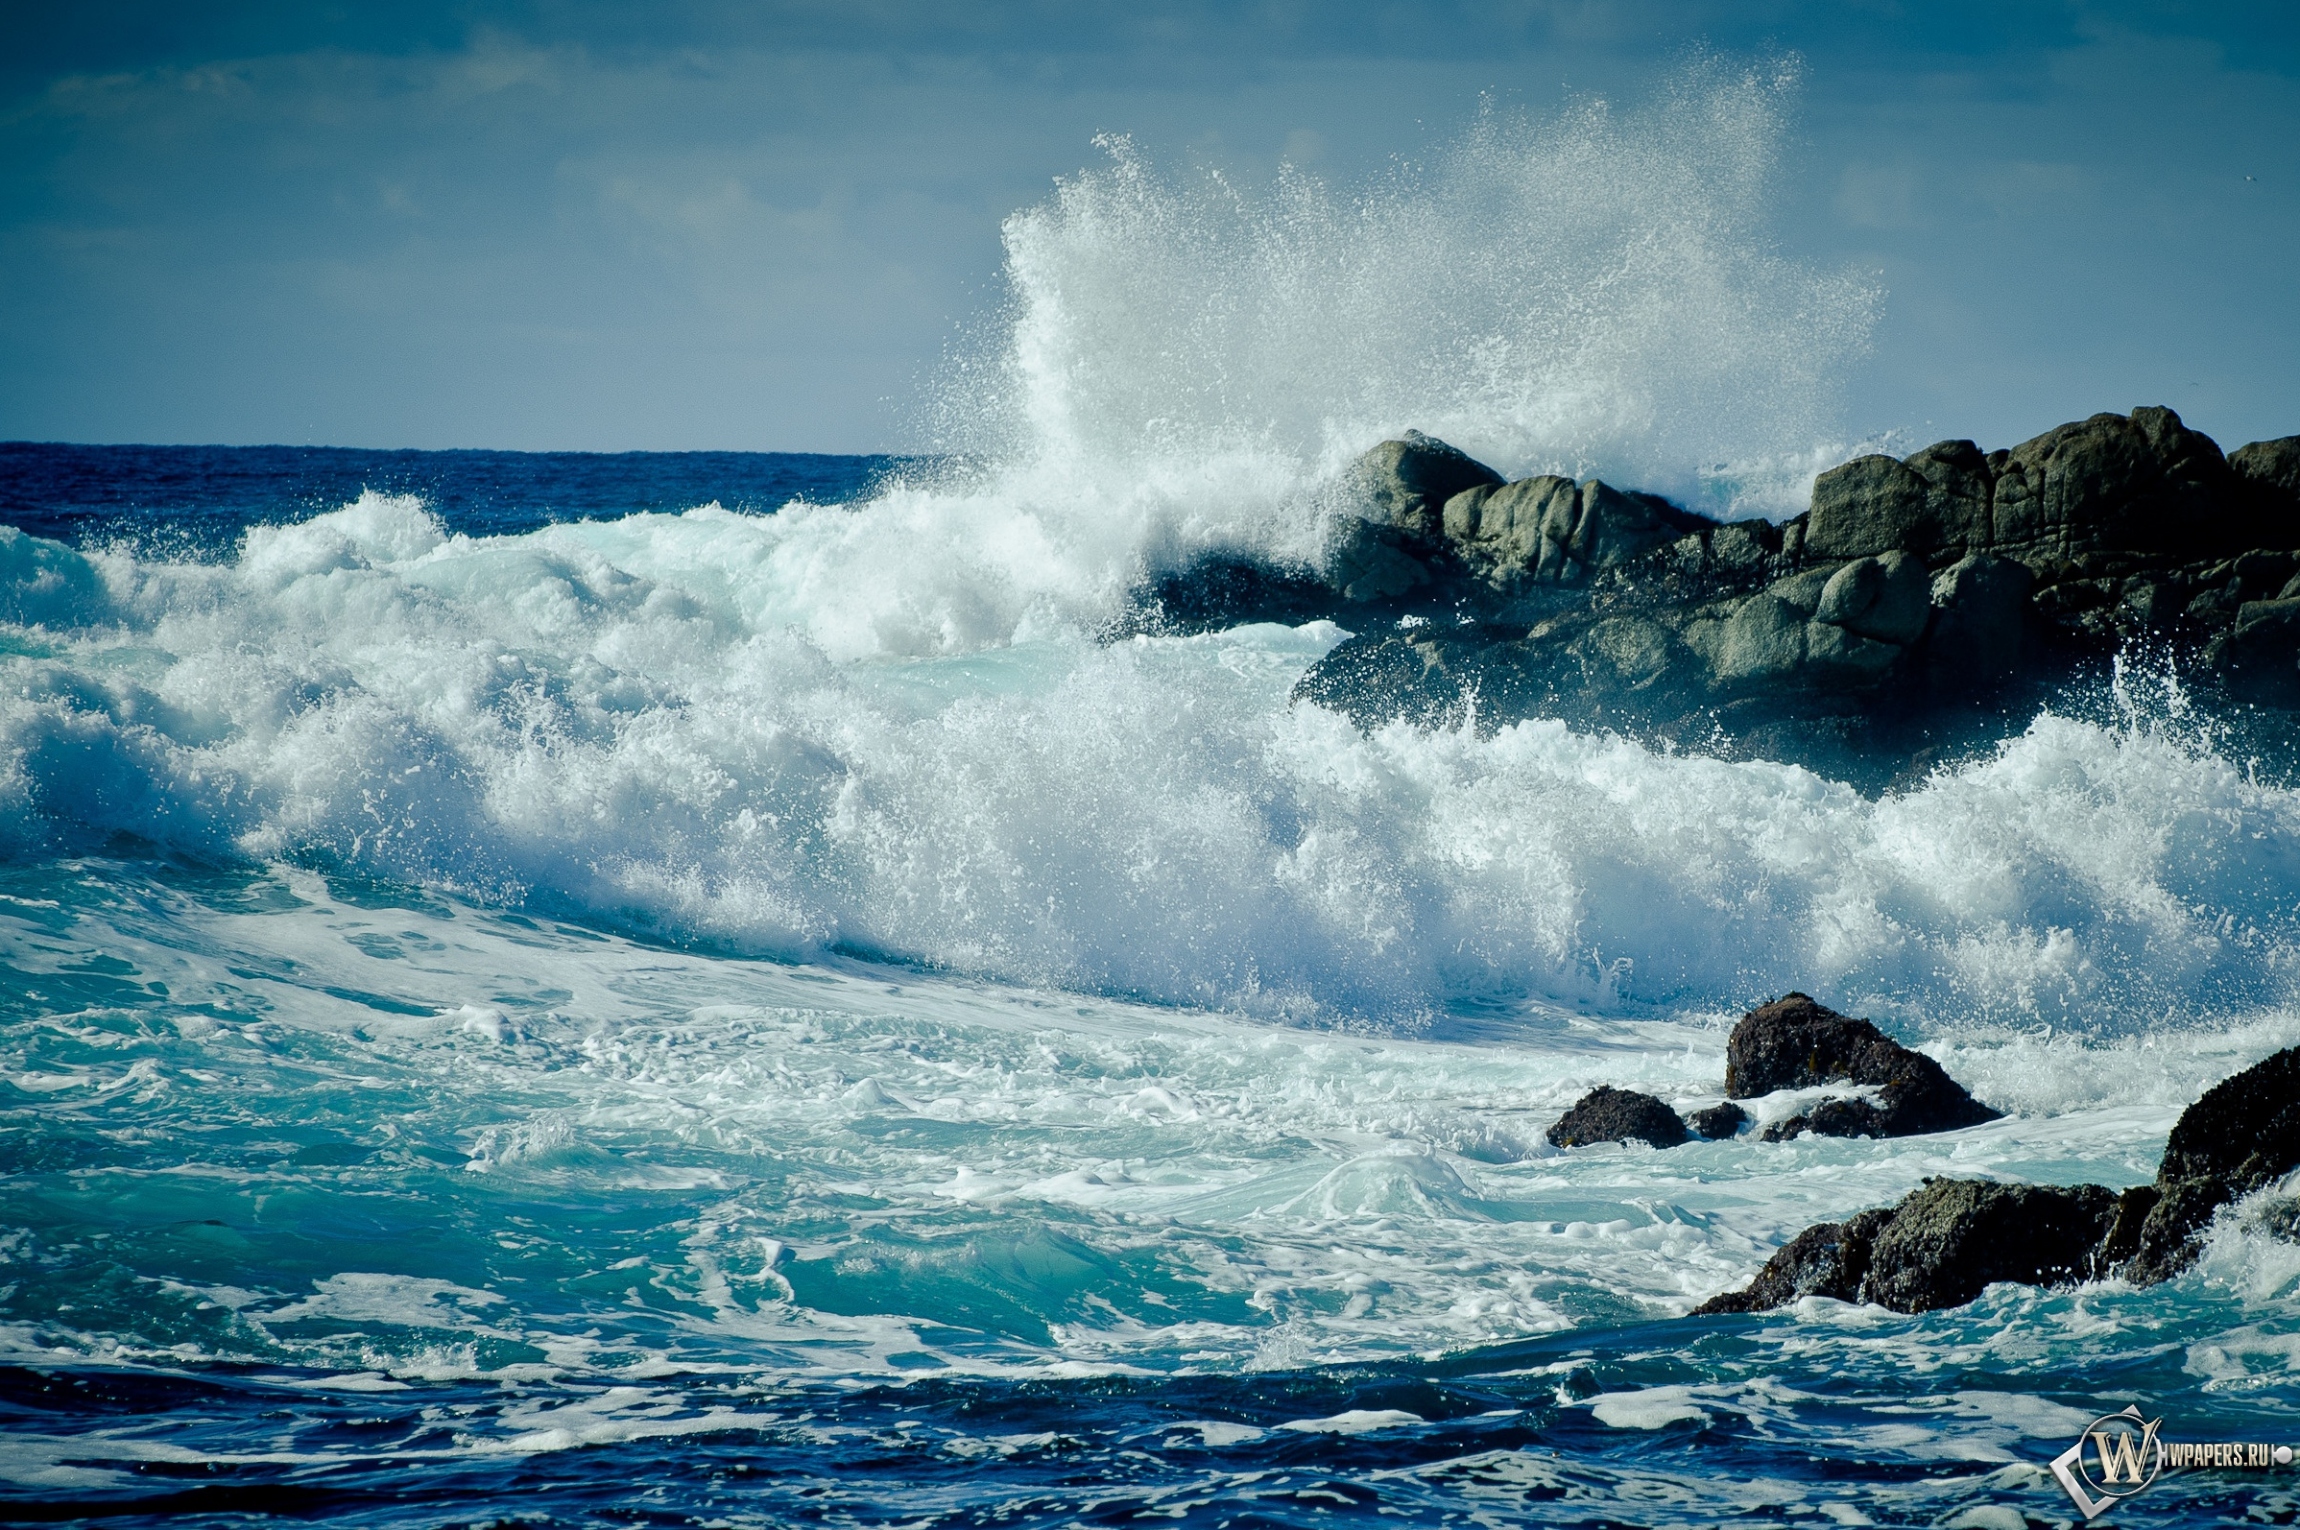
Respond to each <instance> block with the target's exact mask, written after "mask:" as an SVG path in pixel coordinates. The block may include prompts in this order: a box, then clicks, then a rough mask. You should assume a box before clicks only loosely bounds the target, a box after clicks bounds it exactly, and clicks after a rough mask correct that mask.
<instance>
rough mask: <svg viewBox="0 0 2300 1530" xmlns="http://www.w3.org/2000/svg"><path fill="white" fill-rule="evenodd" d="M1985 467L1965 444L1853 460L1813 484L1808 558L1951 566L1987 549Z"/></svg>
mask: <svg viewBox="0 0 2300 1530" xmlns="http://www.w3.org/2000/svg"><path fill="white" fill-rule="evenodd" d="M1991 481H1992V480H1991V475H1990V473H1989V467H1988V461H1987V459H1986V458H1985V457H1983V456H1982V455H1981V450H1980V448H1979V447H1977V446H1975V445H1974V444H1973V443H1972V442H1970V441H1943V442H1941V443H1939V444H1938V445H1936V446H1929V447H1927V448H1925V449H1924V450H1923V451H1921V452H1916V453H1913V454H1912V455H1910V456H1909V457H1908V458H1907V459H1905V460H1897V459H1895V458H1892V457H1884V456H1870V457H1855V458H1854V459H1853V460H1852V461H1850V462H1848V463H1845V464H1844V465H1843V466H1841V467H1834V468H1831V469H1830V470H1829V471H1828V472H1826V473H1823V474H1822V475H1821V476H1820V477H1819V478H1818V479H1816V480H1814V483H1813V506H1812V509H1811V510H1810V511H1809V512H1808V518H1807V521H1806V525H1805V537H1804V555H1805V556H1806V557H1808V558H1867V557H1876V556H1879V555H1881V554H1884V553H1888V552H1906V553H1911V554H1914V555H1915V556H1916V557H1918V558H1919V559H1922V560H1925V561H1927V562H1934V563H1945V562H1951V561H1953V560H1955V559H1956V558H1958V557H1960V556H1962V555H1963V554H1964V553H1965V552H1966V551H1968V550H1971V549H1977V548H1985V547H1987V546H1988V545H1989V491H1990V487H1991Z"/></svg>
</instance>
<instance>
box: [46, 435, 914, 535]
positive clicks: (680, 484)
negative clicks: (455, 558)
mask: <svg viewBox="0 0 2300 1530" xmlns="http://www.w3.org/2000/svg"><path fill="white" fill-rule="evenodd" d="M916 465H917V463H916V461H915V459H904V458H898V457H883V456H880V457H870V456H864V457H841V456H829V455H824V454H821V453H814V452H499V451H448V452H424V451H373V450H366V449H362V448H358V447H345V446H76V445H72V444H69V443H63V442H34V441H0V524H4V525H11V526H16V527H20V528H22V529H23V530H25V531H28V532H31V533H32V534H33V535H34V536H41V537H48V538H51V539H53V540H56V541H63V542H72V543H84V542H91V541H93V542H103V541H107V540H112V539H117V538H128V539H132V540H134V541H136V542H138V543H139V544H146V543H149V542H151V541H152V540H153V539H155V538H164V539H173V540H175V541H176V542H178V543H181V544H184V545H185V546H186V548H187V550H191V551H195V552H207V553H215V552H219V551H222V550H225V549H228V548H229V547H230V546H231V544H232V543H233V541H234V540H236V539H237V537H238V536H239V534H240V533H241V532H242V531H244V530H246V529H247V528H248V527H249V526H251V525H270V524H278V523H282V522H289V521H300V520H303V519H305V518H306V517H308V516H311V515H315V514H318V513H320V512H322V511H326V510H333V509H336V508H337V507H339V506H341V505H345V504H348V503H350V502H351V501H353V500H356V499H358V498H359V496H360V495H361V494H362V493H365V492H373V493H377V494H404V495H413V496H414V497H416V498H418V499H420V500H422V501H423V503H424V504H425V505H426V506H427V507H429V508H430V510H431V511H432V512H433V513H434V514H436V515H437V516H439V518H440V519H441V520H442V521H444V522H445V523H446V525H447V528H448V529H449V530H450V531H457V532H462V533H464V534H465V535H468V536H501V535H506V534H511V533H516V532H522V531H533V530H535V529H536V528H537V527H539V526H548V525H551V524H553V523H554V522H559V521H580V520H613V519H616V518H618V517H621V516H625V515H632V514H636V513H638V512H641V511H667V512H673V513H676V512H678V511H681V510H689V509H692V508H694V507H695V506H697V505H706V504H714V503H715V504H719V505H723V506H725V507H726V508H727V509H729V510H743V511H749V512H752V513H756V514H765V513H767V512H770V511H773V510H777V509H779V508H781V507H782V506H783V505H785V504H788V503H789V502H790V501H792V500H794V499H803V500H807V501H809V502H811V503H814V504H833V505H835V504H844V503H846V502H848V501H850V500H853V499H855V498H857V497H859V496H860V495H862V494H863V493H864V492H865V491H866V490H868V489H869V487H870V486H871V485H873V484H875V483H879V482H882V481H884V480H885V479H887V478H888V477H890V476H891V475H893V474H895V473H897V472H899V471H901V470H902V469H903V468H904V467H905V466H916Z"/></svg>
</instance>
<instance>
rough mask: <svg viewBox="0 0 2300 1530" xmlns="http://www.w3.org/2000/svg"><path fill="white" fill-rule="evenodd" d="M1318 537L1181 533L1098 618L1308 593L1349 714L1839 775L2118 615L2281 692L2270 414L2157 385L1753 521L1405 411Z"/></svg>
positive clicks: (1874, 778)
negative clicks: (2206, 422)
mask: <svg viewBox="0 0 2300 1530" xmlns="http://www.w3.org/2000/svg"><path fill="white" fill-rule="evenodd" d="M1332 492H1333V496H1334V499H1333V503H1334V504H1335V505H1336V506H1337V508H1338V510H1339V515H1338V520H1337V526H1338V529H1337V531H1336V534H1335V536H1334V538H1333V542H1332V545H1331V546H1330V548H1329V549H1328V553H1327V556H1326V558H1325V560H1324V561H1323V563H1322V564H1321V565H1320V566H1319V567H1317V568H1305V569H1285V570H1280V569H1268V568H1258V567H1255V566H1253V565H1252V564H1251V563H1250V562H1249V561H1248V560H1242V559H1210V560H1208V561H1206V562H1204V563H1202V564H1200V565H1198V566H1197V567H1195V568H1193V569H1190V570H1186V571H1184V572H1181V573H1177V574H1170V575H1167V576H1165V577H1163V578H1161V579H1159V580H1158V581H1157V582H1156V583H1155V584H1154V585H1152V586H1149V587H1147V588H1145V589H1144V590H1143V592H1142V602H1141V609H1140V610H1139V612H1138V613H1137V615H1136V616H1135V617H1134V618H1130V619H1129V621H1128V622H1125V623H1121V624H1120V625H1119V628H1118V630H1148V629H1158V628H1162V629H1164V630H1202V629H1204V628H1207V627H1213V626H1224V625H1234V624H1236V623H1238V622H1241V621H1253V620H1276V621H1287V622H1294V623H1299V622H1302V621H1306V620H1310V619H1312V618H1313V617H1327V618H1331V619H1332V620H1334V621H1336V622H1338V623H1340V624H1341V625H1342V626H1344V627H1347V628H1349V629H1350V630H1351V632H1352V633H1353V636H1352V637H1351V638H1350V639H1349V640H1347V641H1346V642H1344V643H1342V644H1341V645H1340V646H1339V647H1337V648H1335V649H1334V650H1333V651H1332V652H1331V653H1330V654H1328V655H1327V656H1326V658H1325V659H1324V660H1323V661H1321V662H1320V663H1319V664H1318V665H1317V666H1315V667H1314V668H1313V669H1312V670H1311V671H1310V672H1309V673H1308V674H1307V675H1305V676H1304V677H1303V679H1302V681H1301V684H1300V686H1299V687H1298V689H1297V691H1296V696H1297V699H1300V700H1303V701H1310V702H1315V703H1317V704H1318V705H1321V706H1326V707H1329V708H1332V709H1334V710H1337V711H1340V712H1342V713H1344V714H1345V715H1347V716H1349V717H1350V718H1352V719H1353V720H1354V721H1356V722H1358V723H1359V724H1360V725H1361V726H1366V727H1374V726H1379V725H1381V724H1384V723H1387V722H1390V721H1392V720H1393V719H1397V718H1404V719H1406V720H1408V721H1409V722H1412V723H1415V724H1417V725H1422V726H1459V725H1461V724H1463V723H1464V722H1474V723H1475V724H1476V725H1477V726H1479V727H1496V726H1502V725H1506V724H1507V723H1510V722H1513V721H1516V720H1518V719H1520V718H1525V717H1533V716H1544V717H1556V718H1560V719H1562V720H1564V721H1566V722H1569V723H1572V724H1575V725H1577V726H1600V727H1613V728H1618V729H1620V730H1622V731H1624V732H1626V733H1630V734H1632V735H1633V736H1637V737H1641V738H1646V739H1648V740H1651V741H1655V742H1671V743H1677V744H1681V745H1687V746H1698V747H1701V748H1703V749H1705V750H1709V751H1712V752H1719V753H1723V754H1726V755H1728V756H1734V755H1748V756H1759V755H1762V756H1766V757H1770V758H1779V759H1788V760H1792V761H1795V762H1799V763H1804V764H1807V765H1810V766H1812V767H1814V768H1816V769H1819V770H1822V771H1824V772H1825V773H1829V774H1832V775H1834V776H1837V777H1838V778H1840V779H1844V780H1849V781H1852V782H1854V783H1855V784H1856V785H1860V786H1863V787H1865V788H1877V787H1882V786H1885V785H1888V784H1890V783H1892V782H1893V781H1895V780H1906V779H1913V777H1914V775H1915V774H1918V773H1921V772H1922V771H1923V770H1924V769H1925V768H1927V767H1928V765H1929V763H1930V762H1932V761H1934V760H1937V759H1939V758H1941V757H1943V756H1944V755H1946V754H1954V753H1956V752H1959V751H1961V750H1967V749H1970V748H1973V747H1976V746H1977V745H1979V744H1982V743H1985V742H1988V741H1990V740H1993V739H1995V738H1998V737H2002V736H2004V735H2005V734H2007V733H2009V732H2011V731H2013V730H2014V729H2017V728H2018V727H2020V726H2023V725H2025V723H2026V722H2027V720H2028V719H2029V718H2030V717H2031V716H2033V715H2034V713H2035V710H2036V707H2037V705H2038V704H2039V703H2040V702H2041V701H2042V700H2043V699H2045V698H2046V697H2048V696H2050V695H2051V694H2053V693H2054V692H2055V691H2056V690H2058V689H2059V688H2061V687H2063V686H2065V685H2066V684H2067V683H2068V682H2069V681H2070V680H2071V679H2072V678H2076V677H2078V676H2081V675H2083V674H2086V673H2093V672H2099V671H2102V670H2105V667H2106V665H2107V662H2108V660H2109V658H2110V657H2111V656H2112V655H2114V654H2115V653H2117V652H2118V651H2119V650H2120V649H2121V648H2122V647H2124V646H2125V645H2127V644H2129V643H2131V642H2134V641H2136V640H2144V641H2146V642H2148V643H2150V644H2153V645H2155V647H2156V648H2157V649H2158V650H2159V651H2162V652H2165V653H2167V654H2171V655H2174V656H2176V657H2178V658H2180V659H2181V660H2183V661H2184V662H2185V663H2186V665H2187V670H2186V673H2187V674H2189V675H2190V676H2191V678H2192V679H2193V680H2194V682H2195V683H2196V684H2197V685H2199V686H2200V687H2203V688H2206V689H2211V688H2219V689H2221V690H2224V691H2225V692H2226V693H2227V694H2228V695H2230V696H2232V697H2233V698H2234V699H2237V700H2239V701H2243V702H2247V703H2249V704H2251V705H2253V706H2256V707H2265V708H2278V709H2284V710H2291V711H2300V437H2282V438H2279V439H2276V440H2272V441H2259V442H2254V443H2252V444H2251V445H2249V446H2245V447H2242V448H2240V449H2239V450H2237V451H2236V452H2234V453H2232V454H2230V455H2228V456H2226V457H2223V455H2222V454H2221V451H2220V448H2219V447H2218V446H2217V445H2216V444H2215V443H2214V442H2213V441H2212V440H2211V439H2210V438H2209V437H2207V436H2204V435H2202V434H2201V433H2199V432H2197V431H2193V430H2190V429H2188V428H2187V426H2186V425H2184V424H2183V423H2182V422H2181V420H2180V417H2179V416H2178V415H2176V414H2175V413H2173V412H2172V411H2171V410H2169V409H2162V408H2141V409H2135V410H2133V411H2132V412H2131V413H2130V414H2129V415H2117V414H2098V415H2094V416H2092V417H2091V418H2089V419H2085V420H2079V421H2074V422H2071V423H2069V424H2066V425H2062V426H2060V427H2058V428H2056V429H2054V430H2050V431H2047V432H2045V433H2044V434H2043V435H2041V436H2038V437H2036V438H2034V439H2033V440H2030V441H2025V442H2022V443H2021V444H2019V445H2018V446H2014V447H2011V448H2009V449H2006V450H1999V451H1983V450H1982V449H1981V448H1980V447H1979V446H1977V445H1975V444H1974V443H1972V442H1970V441H1944V442H1940V443H1937V444H1935V445H1933V446H1929V447H1926V448H1925V449H1923V450H1922V451H1918V452H1912V453H1911V454H1909V455H1908V456H1907V457H1905V458H1894V457H1887V456H1865V457H1858V458H1855V459H1854V460H1852V461H1850V462H1847V463H1844V464H1842V465H1840V466H1838V467H1835V468H1832V469H1830V470H1829V471H1827V472H1825V473H1823V474H1821V475H1820V477H1819V479H1818V480H1817V481H1816V482H1815V484H1814V488H1813V495H1812V501H1811V505H1810V508H1808V509H1807V510H1806V511H1805V513H1803V514H1802V515H1799V516H1797V517H1795V518H1794V519H1792V520H1789V521H1786V522H1784V523H1781V524H1779V525H1776V524H1773V523H1771V522H1769V521H1764V520H1757V519H1751V520H1742V521H1732V522H1719V521H1714V520H1710V519H1708V518H1706V517H1703V516H1700V515H1696V514H1693V513H1692V512H1690V511H1687V510H1684V509H1682V508H1680V507H1678V506H1675V505H1672V504H1670V503H1669V502H1668V501H1666V500H1664V499H1661V498H1659V497H1657V496H1654V495H1650V494H1642V493H1638V492H1635V491H1632V490H1626V489H1623V488H1620V487H1617V486H1614V485H1611V484H1607V483H1604V482H1601V481H1598V480H1596V479H1589V480H1584V481H1580V482H1576V481H1575V480H1572V479H1569V478H1563V477H1558V476H1554V475H1544V476H1537V477H1532V478H1525V479H1520V480H1517V481H1515V482H1505V481H1504V480H1503V479H1502V477H1501V475H1500V474H1498V473H1495V472H1493V471H1492V470H1491V469H1490V468H1487V467H1486V466H1484V465H1483V464H1481V463H1478V462H1476V461H1474V460H1473V459H1471V458H1470V457H1468V456H1466V455H1465V454H1463V453H1461V452H1459V451H1457V450H1455V449H1454V448H1453V447H1451V446H1449V445H1447V444H1446V443H1444V442H1442V441H1438V440H1435V439H1434V438H1431V437H1429V436H1424V435H1420V434H1418V433H1414V432H1409V433H1407V434H1406V435H1405V436H1404V437H1401V438H1400V439H1398V440H1394V441H1386V442H1383V443H1381V444H1380V445H1378V446H1376V447H1374V448H1373V449H1372V450H1370V451H1368V452H1367V453H1366V454H1365V455H1364V456H1362V457H1361V458H1360V459H1358V461H1357V462H1356V463H1355V464H1354V465H1353V466H1352V467H1351V468H1350V469H1349V470H1348V471H1347V472H1345V473H1344V474H1343V475H1341V477H1340V479H1339V480H1338V481H1337V482H1336V484H1335V485H1333V489H1332Z"/></svg>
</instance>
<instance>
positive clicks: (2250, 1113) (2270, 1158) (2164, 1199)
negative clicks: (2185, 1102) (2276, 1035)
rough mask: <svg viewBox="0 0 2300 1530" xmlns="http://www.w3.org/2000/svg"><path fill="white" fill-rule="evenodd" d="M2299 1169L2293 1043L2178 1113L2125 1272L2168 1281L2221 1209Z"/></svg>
mask: <svg viewBox="0 0 2300 1530" xmlns="http://www.w3.org/2000/svg"><path fill="white" fill-rule="evenodd" d="M2295 1168H2300V1047H2287V1048H2286V1049H2285V1050H2283V1051H2281V1052H2278V1053H2277V1054H2276V1055H2275V1056H2273V1057H2270V1058H2268V1059H2267V1060H2266V1061H2264V1062H2260V1063H2256V1064H2254V1065H2253V1066H2252V1067H2249V1068H2247V1069H2245V1070H2244V1071H2243V1072H2242V1073H2239V1074H2237V1075H2236V1076H2235V1077H2233V1078H2228V1079H2223V1080H2222V1081H2221V1082H2219V1083H2217V1084H2215V1085H2213V1086H2212V1087H2211V1088H2210V1089H2208V1090H2206V1091H2205V1092H2204V1096H2203V1098H2202V1099H2199V1100H2198V1101H2197V1102H2196V1103H2195V1104H2193V1105H2191V1106H2189V1107H2188V1109H2186V1110H2184V1111H2182V1112H2181V1113H2180V1120H2179V1122H2178V1123H2177V1124H2175V1125H2174V1127H2173V1128H2172V1135H2171V1136H2170V1137H2169V1138H2167V1139H2166V1141H2165V1144H2164V1158H2163V1161H2162V1162H2161V1163H2160V1164H2159V1165H2158V1166H2157V1170H2156V1186H2155V1189H2156V1191H2157V1199H2156V1202H2155V1204H2154V1205H2153V1206H2151V1207H2149V1208H2148V1210H2147V1213H2146V1215H2145V1218H2144V1219H2143V1220H2142V1222H2141V1224H2140V1230H2139V1236H2138V1238H2137V1240H2136V1243H2137V1247H2136V1249H2135V1250H2134V1253H2133V1256H2132V1259H2131V1262H2130V1263H2129V1264H2127V1265H2126V1266H2125V1270H2124V1273H2125V1275H2126V1277H2127V1278H2128V1279H2130V1280H2132V1281H2134V1282H2136V1283H2139V1284H2148V1283H2150V1282H2154V1281H2159V1280H2168V1279H2170V1278H2171V1277H2172V1276H2174V1275H2177V1274H2179V1273H2180V1272H2181V1271H2182V1270H2184V1269H2186V1268H2187V1267H2188V1265H2189V1264H2190V1263H2191V1262H2192V1261H2193V1260H2194V1259H2195V1257H2196V1245H2197V1242H2198V1238H2199V1235H2200V1234H2201V1233H2202V1232H2203V1231H2204V1229H2205V1228H2206V1227H2207V1226H2208V1225H2209V1224H2210V1223H2211V1221H2212V1219H2213V1217H2214V1216H2215V1215H2217V1214H2218V1213H2219V1211H2220V1208H2221V1207H2223V1206H2225V1205H2227V1204H2228V1203H2229V1202H2230V1201H2233V1200H2236V1199H2237V1198H2238V1197H2240V1196H2245V1195H2249V1194H2251V1193H2252V1192H2253V1191H2255V1190H2259V1189H2262V1188H2264V1187H2266V1186H2268V1185H2271V1184H2274V1183H2275V1182H2276V1181H2277V1180H2278V1179H2280V1178H2282V1177H2283V1176H2284V1175H2286V1174H2289V1173H2290V1172H2292V1170H2293V1169H2295Z"/></svg>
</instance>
